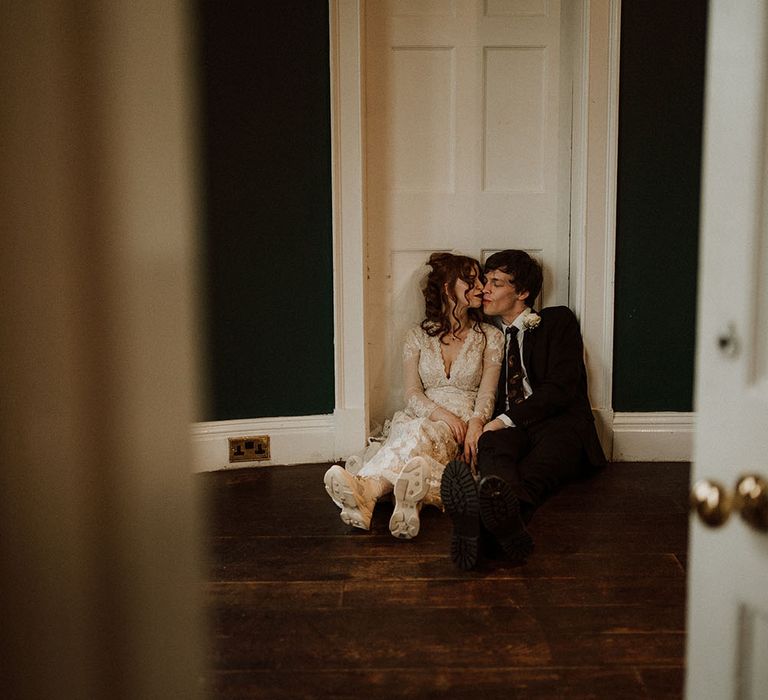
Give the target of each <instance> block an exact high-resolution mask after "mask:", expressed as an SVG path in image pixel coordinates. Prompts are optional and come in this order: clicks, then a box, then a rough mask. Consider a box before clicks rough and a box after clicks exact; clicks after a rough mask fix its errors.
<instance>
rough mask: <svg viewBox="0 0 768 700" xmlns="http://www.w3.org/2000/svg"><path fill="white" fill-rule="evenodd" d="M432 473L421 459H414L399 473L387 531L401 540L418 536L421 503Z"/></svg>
mask: <svg viewBox="0 0 768 700" xmlns="http://www.w3.org/2000/svg"><path fill="white" fill-rule="evenodd" d="M431 471H432V469H431V467H430V466H429V464H427V461H426V460H425V459H424V458H423V457H414V458H413V459H411V460H410V461H409V462H408V463H407V464H406V465H405V466H404V467H403V471H402V472H400V476H399V477H398V478H397V481H396V482H395V489H394V492H395V509H394V510H393V511H392V517H391V518H390V519H389V531H390V532H391V533H392V535H393V536H395V537H399V538H400V539H402V540H410V539H412V538H414V537H416V535H418V534H419V527H420V526H421V522H420V520H419V511H420V510H421V502H422V501H423V500H424V496H426V495H427V491H428V490H429V475H430V472H431Z"/></svg>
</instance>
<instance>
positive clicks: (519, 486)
mask: <svg viewBox="0 0 768 700" xmlns="http://www.w3.org/2000/svg"><path fill="white" fill-rule="evenodd" d="M530 447H531V442H530V438H529V437H528V434H527V433H526V431H525V430H523V429H522V428H503V429H502V430H489V431H488V432H485V433H483V434H482V435H481V436H480V440H478V445H477V471H478V474H479V476H480V478H481V479H482V478H483V477H486V476H498V477H500V478H502V479H504V481H506V482H507V483H508V484H509V486H510V488H511V489H512V491H513V493H514V494H515V496H517V497H518V498H519V499H521V500H522V501H528V500H530V499H529V496H528V493H527V492H526V490H525V486H524V484H523V482H522V478H521V474H520V469H519V464H520V462H521V461H522V460H523V459H524V458H525V455H526V454H527V453H528V451H529V449H530Z"/></svg>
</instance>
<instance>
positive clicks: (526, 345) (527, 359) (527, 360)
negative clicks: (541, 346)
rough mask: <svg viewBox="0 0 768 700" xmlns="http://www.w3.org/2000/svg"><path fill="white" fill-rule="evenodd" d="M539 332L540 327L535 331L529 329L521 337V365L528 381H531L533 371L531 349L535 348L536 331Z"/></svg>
mask: <svg viewBox="0 0 768 700" xmlns="http://www.w3.org/2000/svg"><path fill="white" fill-rule="evenodd" d="M540 330H541V325H539V327H538V328H536V329H530V330H526V331H525V335H524V336H523V364H524V365H525V372H526V374H527V375H528V381H529V382H531V381H532V377H531V373H532V371H533V362H532V360H531V358H532V357H533V349H534V347H535V346H536V337H537V336H538V335H539V333H538V331H540Z"/></svg>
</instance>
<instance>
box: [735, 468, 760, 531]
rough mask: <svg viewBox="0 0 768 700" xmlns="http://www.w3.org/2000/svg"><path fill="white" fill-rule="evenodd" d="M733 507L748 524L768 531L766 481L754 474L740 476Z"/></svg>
mask: <svg viewBox="0 0 768 700" xmlns="http://www.w3.org/2000/svg"><path fill="white" fill-rule="evenodd" d="M733 507H734V508H737V509H738V510H739V512H740V513H741V517H742V518H743V519H744V521H745V522H747V523H748V524H749V525H750V526H752V527H753V528H755V529H756V530H760V531H761V532H765V531H768V483H766V482H765V480H764V479H762V478H761V477H759V476H757V475H756V474H747V475H746V476H742V477H741V479H739V481H738V483H737V484H736V495H735V498H734V504H733Z"/></svg>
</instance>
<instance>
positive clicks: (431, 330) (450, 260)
mask: <svg viewBox="0 0 768 700" xmlns="http://www.w3.org/2000/svg"><path fill="white" fill-rule="evenodd" d="M427 264H428V265H429V266H430V267H431V268H432V271H431V272H430V273H429V275H428V276H427V284H426V287H425V288H424V302H425V303H424V317H425V318H424V320H423V321H422V322H421V327H422V328H423V329H424V331H425V332H426V333H427V335H430V336H439V338H440V340H441V341H442V340H443V338H445V336H446V335H448V334H449V333H450V332H451V318H453V320H454V321H456V323H457V324H458V322H459V317H458V315H457V314H456V303H455V302H456V301H457V300H456V297H455V295H454V288H455V286H456V280H458V279H461V280H463V281H464V282H465V283H466V284H467V285H468V289H467V292H469V291H470V290H472V288H473V286H474V279H475V278H476V277H477V276H482V274H483V273H482V268H481V267H480V263H479V262H478V261H477V260H475V259H474V258H470V257H468V256H466V255H454V254H453V253H432V255H430V256H429V261H428V262H427ZM446 285H447V289H448V291H447V292H446ZM449 302H454V303H452V304H451V303H449ZM467 302H469V299H467ZM449 307H451V310H450V312H449V311H448V308H449ZM467 314H468V317H469V320H470V322H471V327H472V328H473V329H474V330H476V331H479V332H480V333H483V329H482V327H481V326H480V323H481V322H482V320H483V312H482V311H481V310H480V309H467ZM483 335H485V333H483Z"/></svg>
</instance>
